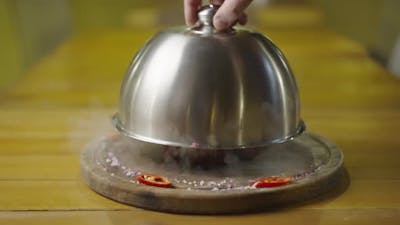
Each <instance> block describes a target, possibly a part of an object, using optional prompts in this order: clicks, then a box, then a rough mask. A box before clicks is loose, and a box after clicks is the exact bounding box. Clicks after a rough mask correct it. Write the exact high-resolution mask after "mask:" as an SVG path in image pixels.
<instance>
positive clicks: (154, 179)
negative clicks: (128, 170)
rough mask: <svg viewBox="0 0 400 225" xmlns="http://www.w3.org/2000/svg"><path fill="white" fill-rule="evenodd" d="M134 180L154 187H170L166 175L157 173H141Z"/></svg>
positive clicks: (170, 184)
mask: <svg viewBox="0 0 400 225" xmlns="http://www.w3.org/2000/svg"><path fill="white" fill-rule="evenodd" d="M136 180H137V181H139V182H140V183H142V184H146V185H150V186H154V187H162V188H169V187H172V183H171V182H170V181H169V180H168V179H167V178H166V177H162V176H158V175H151V174H141V175H138V176H136Z"/></svg>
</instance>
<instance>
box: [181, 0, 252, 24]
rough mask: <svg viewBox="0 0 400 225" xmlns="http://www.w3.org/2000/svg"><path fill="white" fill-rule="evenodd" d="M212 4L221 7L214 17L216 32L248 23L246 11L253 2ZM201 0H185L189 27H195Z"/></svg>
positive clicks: (225, 0)
mask: <svg viewBox="0 0 400 225" xmlns="http://www.w3.org/2000/svg"><path fill="white" fill-rule="evenodd" d="M211 2H212V4H215V5H221V6H220V8H219V9H218V11H217V13H216V14H215V16H214V21H213V23H214V27H215V29H216V30H218V31H221V30H225V29H227V28H229V27H231V26H233V25H234V24H235V23H237V22H239V24H242V25H244V24H246V23H247V15H246V14H245V13H244V10H245V9H246V8H247V7H248V6H249V4H250V3H251V2H252V0H212V1H211ZM201 3H202V1H201V0H184V9H185V20H186V24H187V25H188V26H192V25H194V24H195V23H196V22H197V20H198V18H197V11H198V10H199V8H200V7H201Z"/></svg>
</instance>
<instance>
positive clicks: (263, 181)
mask: <svg viewBox="0 0 400 225" xmlns="http://www.w3.org/2000/svg"><path fill="white" fill-rule="evenodd" d="M292 181H293V178H292V177H285V176H272V177H265V178H260V179H258V180H257V181H256V182H254V183H252V185H251V186H252V187H255V188H268V187H278V186H283V185H286V184H289V183H291V182H292Z"/></svg>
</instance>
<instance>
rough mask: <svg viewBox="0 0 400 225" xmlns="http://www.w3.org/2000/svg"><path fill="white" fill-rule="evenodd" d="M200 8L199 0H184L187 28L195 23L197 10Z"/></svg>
mask: <svg viewBox="0 0 400 225" xmlns="http://www.w3.org/2000/svg"><path fill="white" fill-rule="evenodd" d="M200 6H201V0H184V10H185V21H186V24H187V25H188V26H192V25H193V24H195V23H196V22H197V20H198V18H197V10H198V9H199V8H200Z"/></svg>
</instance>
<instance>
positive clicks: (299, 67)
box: [0, 8, 400, 225]
mask: <svg viewBox="0 0 400 225" xmlns="http://www.w3.org/2000/svg"><path fill="white" fill-rule="evenodd" d="M275 12H276V13H275V14H274V12H273V11H271V13H269V14H268V15H261V16H260V18H259V19H260V21H261V22H262V23H260V24H267V25H260V26H259V27H260V28H261V29H262V30H263V32H264V33H265V34H267V35H268V36H269V37H270V38H271V39H273V40H274V41H275V42H276V43H277V44H278V45H279V46H280V47H281V49H282V50H283V51H284V52H285V53H286V55H287V57H288V59H289V62H290V64H291V66H292V68H293V71H294V73H295V75H296V78H297V81H298V84H299V87H300V93H301V100H302V117H303V118H304V120H305V121H306V123H307V125H308V129H309V130H311V131H313V132H315V133H318V134H321V135H324V136H326V137H328V138H329V139H331V140H333V141H334V142H336V143H337V144H338V145H339V146H340V147H341V148H342V149H343V152H344V154H345V165H346V167H347V169H348V171H349V174H350V179H351V183H350V186H349V188H348V189H347V190H346V191H345V192H344V193H343V194H342V195H340V196H337V197H334V198H328V199H325V200H321V201H316V202H313V203H309V204H304V205H302V206H297V207H293V208H288V209H281V210H277V211H271V210H269V211H266V212H265V213H258V214H248V215H232V216H188V215H173V214H165V213H158V212H152V211H146V210H142V209H138V208H134V207H129V206H125V205H122V204H119V203H116V202H113V201H111V200H108V199H106V198H104V197H101V196H99V195H97V194H95V193H94V192H92V191H91V190H90V189H89V188H88V187H86V186H85V184H84V183H83V182H82V179H81V178H80V174H79V154H80V152H81V151H82V150H83V149H84V147H85V145H86V144H87V143H88V142H89V141H90V140H91V139H92V138H94V137H97V136H99V135H104V134H107V133H108V132H110V131H111V130H112V127H111V123H110V116H111V115H112V113H113V112H114V111H115V110H116V109H117V107H116V106H117V101H118V94H119V86H120V82H121V79H122V77H123V73H124V71H125V69H126V67H127V65H128V63H129V60H130V59H131V57H132V55H133V54H134V52H135V51H136V50H138V48H139V47H140V46H141V45H142V44H143V43H144V42H145V40H146V39H148V38H149V37H151V36H152V35H153V34H154V32H155V31H156V30H157V29H158V28H154V29H139V30H105V31H93V32H86V33H82V34H80V35H77V36H75V37H73V38H71V39H70V40H69V41H67V42H66V43H65V44H64V45H63V46H61V47H60V48H59V49H57V50H56V51H54V52H52V53H51V54H50V55H48V56H47V57H45V58H43V59H42V60H41V61H40V62H39V63H37V64H36V65H35V66H33V67H32V68H31V69H30V70H29V72H28V73H27V74H25V76H24V77H23V78H22V79H21V80H20V81H19V82H18V83H17V84H16V85H15V86H14V87H13V88H11V89H9V90H7V91H5V92H3V93H1V95H0V224H6V225H12V224H60V225H61V224H96V225H102V224H137V225H156V224H159V225H160V224H165V225H172V224H174V225H178V224H230V225H234V224H307V225H310V224H335V225H337V224H363V225H365V224H400V138H399V137H398V135H399V129H400V81H398V80H395V79H394V78H392V77H391V75H390V74H389V73H388V72H386V71H385V70H384V69H383V68H382V67H380V66H379V65H377V64H376V63H375V62H373V61H372V60H371V59H370V58H369V57H368V55H367V53H366V51H365V50H364V49H363V48H362V47H361V46H360V45H358V44H356V43H354V42H352V41H350V40H348V39H346V38H344V37H342V36H339V35H338V34H336V33H334V32H332V31H330V30H329V29H327V28H326V27H325V26H323V25H322V24H321V23H320V21H319V20H320V17H319V16H318V15H319V14H318V13H315V12H314V11H312V10H311V11H309V10H308V9H304V8H296V9H292V8H288V9H286V8H285V9H282V8H278V9H277V10H276V11H275ZM283 13H286V14H288V15H289V14H290V15H291V16H292V17H284V16H282V14H283ZM280 18H286V20H281V19H280ZM287 18H291V19H287ZM274 21H278V22H277V23H274ZM263 22H265V23H263Z"/></svg>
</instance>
